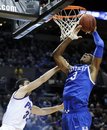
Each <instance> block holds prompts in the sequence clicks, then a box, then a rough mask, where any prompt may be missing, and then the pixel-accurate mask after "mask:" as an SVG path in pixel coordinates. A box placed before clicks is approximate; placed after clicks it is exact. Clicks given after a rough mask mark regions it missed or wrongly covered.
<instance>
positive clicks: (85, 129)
mask: <svg viewBox="0 0 107 130" xmlns="http://www.w3.org/2000/svg"><path fill="white" fill-rule="evenodd" d="M91 122H92V117H91V114H90V112H89V111H88V110H85V109H84V110H83V111H82V110H81V111H75V112H68V113H67V112H64V113H63V115H62V130H90V126H91Z"/></svg>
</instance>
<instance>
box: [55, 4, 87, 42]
mask: <svg viewBox="0 0 107 130" xmlns="http://www.w3.org/2000/svg"><path fill="white" fill-rule="evenodd" d="M85 13H86V9H85V8H84V7H81V6H71V5H70V6H67V7H66V8H64V9H63V10H61V11H60V12H59V13H58V14H55V15H54V16H53V20H54V21H55V23H56V24H57V25H58V26H59V27H60V30H61V36H60V39H61V40H64V39H65V38H66V37H67V36H69V35H70V34H71V32H72V30H73V29H74V28H75V27H76V25H77V24H79V20H80V18H81V16H82V15H83V14H85Z"/></svg>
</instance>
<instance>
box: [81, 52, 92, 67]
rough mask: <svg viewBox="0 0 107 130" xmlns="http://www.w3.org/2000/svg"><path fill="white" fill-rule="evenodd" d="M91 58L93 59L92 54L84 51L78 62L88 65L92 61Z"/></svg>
mask: <svg viewBox="0 0 107 130" xmlns="http://www.w3.org/2000/svg"><path fill="white" fill-rule="evenodd" d="M92 59H93V55H92V54H90V53H85V54H84V55H83V56H82V57H81V59H80V63H82V64H88V65H90V64H91V62H92Z"/></svg>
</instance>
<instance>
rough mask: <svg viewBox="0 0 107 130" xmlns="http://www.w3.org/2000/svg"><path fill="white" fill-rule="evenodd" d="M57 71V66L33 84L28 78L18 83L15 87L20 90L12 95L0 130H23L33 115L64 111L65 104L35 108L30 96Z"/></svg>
mask: <svg viewBox="0 0 107 130" xmlns="http://www.w3.org/2000/svg"><path fill="white" fill-rule="evenodd" d="M57 71H59V68H58V67H57V66H56V67H54V68H52V69H50V70H49V71H47V72H46V73H45V74H43V75H42V76H41V77H39V78H38V79H36V80H34V81H32V82H29V80H28V79H26V78H23V79H20V80H18V81H17V82H16V86H15V87H16V88H18V89H17V90H16V91H15V92H14V93H13V94H12V97H11V99H10V101H9V104H8V106H7V110H6V112H5V114H4V116H3V121H2V126H1V127H0V130H23V128H24V127H25V125H26V121H27V119H28V118H29V115H30V114H31V113H32V114H36V115H48V114H52V113H54V112H56V111H58V110H61V109H63V104H61V105H57V106H54V107H48V108H39V107H37V106H34V105H33V104H32V101H31V100H30V99H29V94H30V93H31V92H32V91H33V90H34V89H36V88H38V87H39V86H40V85H42V84H43V83H44V82H46V81H47V80H48V79H49V78H51V77H52V76H53V75H54V74H55V73H56V72H57Z"/></svg>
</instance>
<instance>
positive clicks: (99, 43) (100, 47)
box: [92, 31, 104, 58]
mask: <svg viewBox="0 0 107 130" xmlns="http://www.w3.org/2000/svg"><path fill="white" fill-rule="evenodd" d="M92 35H93V38H94V42H95V45H96V48H95V51H94V53H93V55H94V56H95V57H97V58H102V56H103V51H104V41H103V40H102V39H101V37H100V36H99V34H98V32H97V31H94V32H93V34H92Z"/></svg>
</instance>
